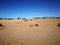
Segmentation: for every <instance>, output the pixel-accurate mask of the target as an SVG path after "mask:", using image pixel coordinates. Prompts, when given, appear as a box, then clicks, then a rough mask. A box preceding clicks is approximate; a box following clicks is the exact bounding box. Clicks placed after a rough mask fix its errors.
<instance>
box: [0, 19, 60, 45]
mask: <svg viewBox="0 0 60 45" xmlns="http://www.w3.org/2000/svg"><path fill="white" fill-rule="evenodd" d="M0 23H1V24H3V26H4V27H1V26H0V45H60V27H58V26H57V25H58V23H60V19H33V20H28V21H24V20H0ZM36 24H38V26H36Z"/></svg>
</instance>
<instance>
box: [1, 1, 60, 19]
mask: <svg viewBox="0 0 60 45" xmlns="http://www.w3.org/2000/svg"><path fill="white" fill-rule="evenodd" d="M49 16H50V17H60V0H0V17H2V18H17V17H23V18H33V17H49Z"/></svg>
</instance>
